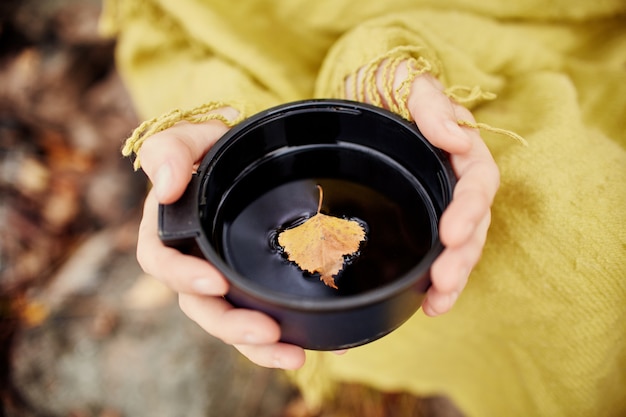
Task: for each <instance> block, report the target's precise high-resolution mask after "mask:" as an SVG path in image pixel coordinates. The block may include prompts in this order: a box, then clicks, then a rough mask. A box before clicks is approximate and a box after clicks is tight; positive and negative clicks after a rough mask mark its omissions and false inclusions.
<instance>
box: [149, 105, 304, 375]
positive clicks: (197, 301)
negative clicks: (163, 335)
mask: <svg viewBox="0 0 626 417" xmlns="http://www.w3.org/2000/svg"><path fill="white" fill-rule="evenodd" d="M223 111H225V112H226V113H229V112H230V113H233V112H235V110H233V109H223ZM225 115H226V116H232V114H225ZM235 115H236V114H235ZM227 130H228V127H227V126H226V125H225V124H224V123H222V122H220V121H218V120H211V121H209V122H206V123H202V124H191V123H187V122H180V123H178V124H176V125H175V126H173V127H171V128H169V129H167V130H164V131H162V132H160V133H157V134H155V135H153V136H151V137H150V138H148V139H147V140H146V141H145V143H144V144H143V145H142V147H141V149H140V151H139V155H138V157H139V159H140V161H141V166H142V169H143V170H144V172H145V173H146V175H147V176H148V178H149V179H150V181H151V182H152V185H153V187H152V189H151V191H150V192H149V194H148V196H147V197H146V200H145V204H144V212H143V218H142V220H141V224H140V227H139V236H138V241H137V259H138V261H139V264H140V265H141V267H142V269H143V270H144V271H145V272H146V273H148V274H150V275H152V276H154V277H155V278H156V279H159V280H161V281H162V282H164V283H165V284H166V285H167V286H169V287H170V288H171V289H172V290H174V291H176V292H177V293H178V294H179V303H180V308H181V309H182V311H183V312H184V313H185V314H186V315H187V316H188V317H189V318H191V319H192V320H194V321H195V322H196V323H197V324H198V325H200V327H202V328H203V329H204V330H205V331H206V332H208V333H209V334H211V335H213V336H215V337H217V338H219V339H221V340H222V341H224V342H225V343H227V344H231V345H234V346H235V347H236V348H237V349H238V350H239V351H240V352H241V353H242V354H244V355H245V356H246V357H248V358H249V359H250V360H251V361H252V362H254V363H256V364H258V365H261V366H265V367H272V368H283V369H296V368H299V367H301V366H302V365H303V364H304V360H305V354H304V350H303V349H302V348H300V347H298V346H294V345H289V344H285V343H280V342H279V339H280V327H279V326H278V324H277V323H276V322H275V321H274V320H273V319H271V318H270V317H269V316H267V315H265V314H263V313H260V312H258V311H252V310H246V309H240V308H234V307H233V306H232V305H230V304H229V303H228V302H227V301H226V300H225V299H224V295H225V294H226V293H227V292H228V282H227V281H226V279H225V278H224V277H223V276H222V275H221V274H220V272H219V271H218V270H217V269H215V268H214V267H213V266H212V265H211V264H210V263H209V262H207V261H206V260H204V259H201V258H197V257H194V256H190V255H185V254H182V253H181V252H179V251H178V250H176V249H173V248H170V247H167V246H165V245H164V244H163V243H162V242H161V240H160V239H159V236H158V230H157V220H158V205H159V203H160V204H170V203H173V202H174V201H176V200H177V199H178V198H180V196H181V195H182V194H183V192H184V190H185V188H186V187H187V184H188V183H189V181H190V180H191V176H192V174H193V172H194V170H195V169H196V168H197V164H198V163H199V162H200V160H201V159H202V157H203V156H204V155H205V154H206V153H207V152H208V150H209V149H210V148H211V146H213V144H214V143H215V142H216V141H217V140H218V139H219V138H220V137H221V136H222V135H223V134H224V133H226V131H227Z"/></svg>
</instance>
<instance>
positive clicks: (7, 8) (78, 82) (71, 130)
mask: <svg viewBox="0 0 626 417" xmlns="http://www.w3.org/2000/svg"><path fill="white" fill-rule="evenodd" d="M99 13H100V2H99V0H46V1H36V0H22V1H20V0H4V1H3V2H2V3H0V400H1V404H0V406H2V409H0V416H20V417H21V416H25V417H30V416H33V417H35V416H37V417H39V416H72V417H91V416H94V417H96V416H98V417H122V416H130V417H135V416H138V417H141V416H151V417H158V416H164V417H170V416H186V417H210V416H220V417H228V416H233V417H264V416H285V417H305V416H308V415H310V414H309V412H308V411H307V410H306V409H305V407H304V406H303V405H302V402H301V401H300V400H299V397H298V394H297V392H296V390H295V389H294V388H293V387H292V386H291V385H290V384H289V382H288V381H287V380H286V378H285V376H284V375H283V374H282V373H281V372H280V371H274V370H269V369H264V368H259V367H257V366H254V365H252V364H251V363H249V362H248V361H247V360H246V359H244V358H243V357H242V356H240V355H239V354H238V353H236V351H235V350H234V349H232V348H230V347H228V346H225V345H224V344H222V343H221V342H220V341H217V340H215V339H213V338H211V337H210V336H208V335H207V334H206V333H204V332H203V331H201V330H200V329H199V328H198V327H197V326H196V325H195V324H194V323H192V322H191V321H190V320H189V319H187V318H186V317H184V316H183V314H182V313H181V312H180V310H179V309H178V304H177V300H176V297H175V294H173V293H172V292H170V291H169V290H168V289H166V288H165V287H163V286H161V284H159V283H158V282H157V281H156V280H153V279H151V278H150V277H147V276H145V275H143V273H142V271H141V270H140V268H139V266H138V265H137V262H136V260H135V254H134V253H135V243H136V240H135V239H136V232H137V227H138V223H139V219H140V210H141V203H142V201H143V197H144V193H145V190H146V187H147V184H146V181H145V179H144V177H143V175H141V174H138V173H134V172H133V171H132V168H131V164H130V162H129V161H128V160H126V159H124V158H122V157H121V155H120V152H119V150H120V147H121V145H122V141H123V139H124V138H125V137H126V136H127V135H128V134H129V133H130V132H131V131H132V129H133V128H134V127H135V126H136V124H137V122H138V121H137V117H136V115H135V114H134V112H133V107H132V104H131V102H130V100H129V97H128V95H127V93H126V91H125V89H124V86H123V83H122V81H121V80H120V78H119V76H118V74H117V72H116V70H115V65H114V58H113V54H114V46H115V45H114V41H113V40H108V39H102V38H101V37H100V36H99V35H98V32H97V22H98V16H99ZM368 399H369V401H368ZM318 415H320V416H324V417H333V416H337V417H338V416H362V417H385V416H400V417H402V416H432V417H435V416H457V415H458V414H457V413H456V412H455V411H454V410H453V409H451V407H450V406H449V404H448V403H447V402H446V401H445V400H442V399H428V400H420V399H417V398H414V397H412V396H410V395H407V394H403V393H391V394H381V393H377V392H374V391H372V390H368V389H366V388H363V387H359V386H344V387H343V389H342V397H341V400H340V401H338V402H335V403H333V404H330V405H329V407H328V410H323V411H322V412H320V413H318Z"/></svg>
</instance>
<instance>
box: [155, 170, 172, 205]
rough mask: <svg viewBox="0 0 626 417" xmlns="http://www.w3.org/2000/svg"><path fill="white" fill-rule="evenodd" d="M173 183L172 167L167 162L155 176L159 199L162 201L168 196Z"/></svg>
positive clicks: (156, 191)
mask: <svg viewBox="0 0 626 417" xmlns="http://www.w3.org/2000/svg"><path fill="white" fill-rule="evenodd" d="M171 183H172V169H171V168H170V166H169V164H165V165H163V166H162V167H160V168H159V170H158V171H157V173H156V175H155V177H154V192H155V193H156V196H157V199H158V200H159V201H161V200H162V199H164V198H165V197H166V196H167V193H168V192H169V189H170V185H171Z"/></svg>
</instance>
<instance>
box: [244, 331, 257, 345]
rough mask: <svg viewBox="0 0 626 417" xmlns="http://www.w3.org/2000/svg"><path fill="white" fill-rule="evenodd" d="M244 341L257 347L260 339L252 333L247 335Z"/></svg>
mask: <svg viewBox="0 0 626 417" xmlns="http://www.w3.org/2000/svg"><path fill="white" fill-rule="evenodd" d="M243 340H244V342H245V343H246V344H247V345H256V344H258V343H259V337H258V336H257V335H256V334H254V333H252V332H248V333H245V334H244V335H243Z"/></svg>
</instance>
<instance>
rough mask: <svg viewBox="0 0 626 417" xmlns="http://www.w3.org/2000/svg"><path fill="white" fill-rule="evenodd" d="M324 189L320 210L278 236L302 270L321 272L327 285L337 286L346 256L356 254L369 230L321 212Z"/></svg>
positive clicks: (288, 253)
mask: <svg viewBox="0 0 626 417" xmlns="http://www.w3.org/2000/svg"><path fill="white" fill-rule="evenodd" d="M317 188H318V189H319V192H320V198H319V203H318V207H317V213H316V214H315V215H314V216H313V217H311V218H309V219H308V220H306V221H305V222H304V223H302V224H300V225H298V226H295V227H293V228H291V229H286V230H284V231H282V232H281V233H280V234H279V235H278V244H279V245H280V246H282V248H283V249H284V250H285V253H286V254H287V255H288V259H289V260H290V261H292V262H295V263H296V264H297V265H298V266H299V267H300V269H302V270H303V271H307V272H310V273H316V272H317V273H319V274H320V279H321V280H322V281H323V282H324V284H326V285H328V286H329V287H332V288H335V289H336V288H337V285H336V284H335V278H334V277H335V275H337V274H338V273H339V271H341V270H342V269H343V267H344V263H345V258H344V257H345V256H351V255H354V254H355V253H356V252H357V251H358V250H359V246H360V245H361V242H362V241H363V240H364V239H365V230H364V229H363V226H361V224H359V222H357V221H355V220H347V219H342V218H339V217H334V216H329V215H326V214H323V213H320V210H321V208H322V199H323V190H322V187H321V186H319V185H318V186H317Z"/></svg>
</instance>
